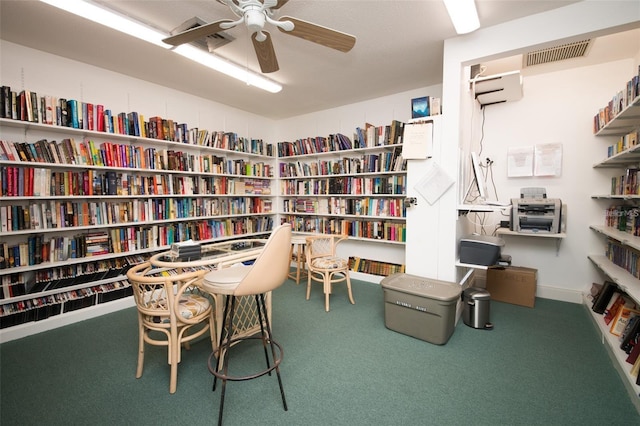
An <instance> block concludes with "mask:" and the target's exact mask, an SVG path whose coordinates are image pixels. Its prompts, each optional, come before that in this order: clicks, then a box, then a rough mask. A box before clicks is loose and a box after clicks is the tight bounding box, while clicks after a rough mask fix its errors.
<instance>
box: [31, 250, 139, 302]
mask: <svg viewBox="0 0 640 426" xmlns="http://www.w3.org/2000/svg"><path fill="white" fill-rule="evenodd" d="M134 260H135V261H136V262H143V261H144V259H142V256H127V257H121V258H115V259H102V260H98V261H95V262H88V263H80V264H73V265H65V266H59V267H55V268H49V269H41V270H38V271H36V272H35V282H34V284H33V286H30V287H29V288H28V289H27V291H28V294H36V293H40V292H43V291H49V290H58V289H63V288H68V287H72V286H77V285H83V284H86V283H94V282H98V281H102V280H109V279H112V278H118V277H120V276H125V275H126V273H127V271H128V270H129V268H131V266H132V265H134V264H135V263H132V261H134ZM112 284H113V283H109V284H107V285H112Z"/></svg>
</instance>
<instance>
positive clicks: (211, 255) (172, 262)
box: [149, 239, 267, 268]
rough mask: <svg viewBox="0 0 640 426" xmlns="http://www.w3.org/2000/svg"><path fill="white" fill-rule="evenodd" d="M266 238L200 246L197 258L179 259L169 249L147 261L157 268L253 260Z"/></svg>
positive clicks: (213, 264)
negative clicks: (199, 256)
mask: <svg viewBox="0 0 640 426" xmlns="http://www.w3.org/2000/svg"><path fill="white" fill-rule="evenodd" d="M266 242H267V240H266V239H241V240H231V241H224V242H220V243H212V244H205V245H202V246H201V253H202V254H201V258H200V259H199V260H190V261H180V260H176V259H175V258H174V257H172V256H171V254H170V252H169V251H165V252H162V253H157V254H154V255H153V256H151V258H150V259H149V261H150V262H151V264H152V265H153V266H155V267H159V268H186V267H193V266H216V265H221V266H224V265H228V264H232V263H237V262H243V261H246V260H253V259H255V258H256V257H258V255H259V254H260V253H261V252H262V249H263V248H264V245H265V244H266Z"/></svg>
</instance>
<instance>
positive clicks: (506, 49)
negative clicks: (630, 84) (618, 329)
mask: <svg viewBox="0 0 640 426" xmlns="http://www.w3.org/2000/svg"><path fill="white" fill-rule="evenodd" d="M639 12H640V11H639V10H638V4H637V2H625V1H608V2H604V1H582V2H578V3H575V4H572V5H569V6H566V7H563V8H559V9H556V10H554V11H551V12H547V13H544V14H539V15H533V16H530V17H527V18H522V19H518V20H515V21H512V22H508V23H505V24H502V25H497V26H495V27H490V28H484V29H481V30H478V31H476V32H474V33H472V34H469V35H466V36H461V37H456V38H454V39H450V40H446V41H445V54H444V78H443V103H444V104H446V105H448V108H449V112H450V113H448V114H446V115H445V116H443V118H444V120H443V139H445V140H450V141H457V142H458V143H457V144H456V145H457V146H463V145H464V143H465V141H466V140H468V139H469V138H470V137H471V136H470V134H469V132H470V127H469V126H468V120H469V117H470V116H471V115H472V113H471V112H472V111H473V108H474V104H473V102H474V101H473V100H472V98H470V97H469V96H468V92H467V90H468V89H467V86H468V85H466V84H464V83H462V82H464V81H465V80H466V79H468V77H469V74H468V67H469V65H472V64H477V63H483V62H486V61H487V60H492V59H497V58H500V57H508V56H512V55H514V54H517V53H522V52H524V51H525V50H526V49H529V48H531V47H534V46H535V47H543V46H548V45H552V44H555V43H556V42H557V41H558V40H566V41H569V40H574V39H577V38H579V37H583V36H584V35H594V36H595V35H602V34H607V33H612V32H616V31H622V30H625V29H629V28H631V27H638V25H640V16H639ZM577 16H579V17H580V19H576V17H577ZM541 28H544V31H541V30H540V29H541ZM631 63H632V62H631V61H624V64H612V65H606V66H603V67H606V68H603V69H602V70H603V71H607V72H604V73H598V72H597V71H598V70H596V69H595V68H593V69H584V70H574V71H572V74H565V75H562V76H558V75H548V76H540V77H537V78H531V79H529V80H528V81H526V82H525V97H524V99H523V100H520V101H518V102H512V103H508V104H505V105H502V106H492V107H488V109H487V113H488V114H487V125H486V126H487V129H488V130H489V132H490V133H491V135H492V136H491V138H493V140H494V141H496V143H498V145H497V146H496V147H495V148H494V147H493V145H492V144H491V142H489V141H487V143H486V144H485V151H483V152H484V153H486V154H490V156H491V157H492V158H493V156H495V159H496V160H497V159H499V158H500V159H502V161H497V164H496V165H495V166H496V175H497V176H505V173H504V170H503V171H502V172H500V171H499V170H498V167H506V166H505V164H504V163H505V162H504V158H505V157H504V153H503V152H502V151H504V148H505V147H506V146H508V145H509V144H511V143H513V144H518V145H519V144H521V141H523V140H525V138H526V140H528V141H529V142H527V143H542V142H554V141H558V142H562V143H563V144H565V145H564V146H565V151H564V165H563V166H564V170H563V176H562V177H560V178H557V179H547V180H541V179H535V180H532V181H533V183H535V184H536V185H538V184H539V186H546V187H547V189H548V190H549V192H550V194H551V195H550V196H557V197H559V198H563V201H565V202H566V203H567V204H568V217H569V223H568V225H567V232H568V238H567V239H566V240H564V241H563V242H562V243H561V246H560V251H559V254H558V257H555V247H554V245H553V243H551V242H547V241H538V240H534V239H533V238H529V239H526V240H524V241H523V240H516V238H524V237H506V238H509V239H508V240H507V244H508V246H507V248H505V252H508V253H509V254H512V256H514V260H515V262H516V263H518V264H521V265H525V266H533V267H536V266H537V267H538V269H539V278H538V296H541V297H549V298H556V299H560V300H568V301H573V302H580V300H581V299H580V297H581V296H580V292H581V291H582V290H584V289H586V288H588V286H589V285H590V284H591V281H592V280H591V279H592V278H593V274H594V271H593V266H591V265H589V263H588V260H587V259H586V256H587V254H588V253H594V252H595V253H600V252H602V250H603V248H602V242H598V241H597V240H596V239H595V238H594V236H590V235H589V233H590V232H592V231H589V229H588V227H587V226H586V224H587V223H588V222H590V221H591V220H596V222H597V223H600V221H598V220H597V215H598V214H599V212H601V211H602V209H603V208H604V206H599V205H598V204H596V203H597V202H595V201H592V200H591V199H590V198H589V195H590V194H591V189H593V188H590V189H586V187H585V185H583V183H588V182H596V180H597V179H596V174H597V173H600V172H597V171H594V170H592V168H591V165H592V164H593V163H594V162H596V161H597V160H598V159H599V158H600V157H602V156H603V154H602V153H603V152H605V151H598V150H599V148H598V147H597V146H598V145H600V146H601V145H602V144H604V142H600V141H595V140H594V137H593V136H592V135H591V133H590V132H591V120H592V117H593V115H595V113H596V111H597V109H598V108H600V107H601V106H602V105H603V104H604V103H605V102H607V101H608V100H609V99H610V98H611V97H612V96H613V94H614V93H615V91H617V90H618V87H619V85H620V84H621V81H620V80H618V81H616V80H617V79H622V81H626V80H628V79H630V78H631V76H632V75H633V71H632V70H631V69H630V68H631ZM616 66H617V67H621V66H622V67H625V68H626V70H625V69H623V70H615V71H614V70H611V69H610V68H615V67H616ZM610 76H611V77H610ZM553 78H562V82H561V83H556V82H555V81H554V80H553ZM579 82H582V84H581V85H580V84H578V83H579ZM587 82H588V84H587ZM587 88H588V89H587ZM587 90H588V91H587ZM489 108H493V110H491V111H489ZM514 122H515V123H516V124H519V125H516V124H514ZM539 123H543V124H539ZM548 129H550V130H551V131H548ZM509 135H510V136H509ZM487 137H488V136H487ZM527 143H525V145H526V144H527ZM583 145H584V146H583ZM594 146H595V147H594ZM576 147H579V148H580V149H579V150H577V149H576ZM571 148H573V149H571ZM602 149H604V148H602ZM492 150H494V151H492ZM483 156H485V155H483ZM500 163H502V165H500ZM503 179H504V180H505V183H504V186H503V187H502V188H500V190H501V191H502V193H501V194H500V196H501V197H509V196H511V195H512V194H513V190H514V189H516V188H518V189H519V187H520V186H525V182H526V181H525V180H522V181H518V182H515V181H514V182H513V183H511V182H509V184H508V185H507V183H506V178H503ZM530 183H532V182H530ZM565 184H566V185H565ZM570 185H574V188H576V189H573V188H571V186H570ZM454 208H455V207H454V206H452V207H451V210H452V211H451V214H452V215H454V214H455V213H454V211H455V210H454ZM583 211H586V215H585V213H584V212H583ZM581 215H585V216H583V217H581ZM465 220H466V219H465ZM463 228H464V227H463V226H458V227H457V230H458V231H457V232H458V235H457V237H458V238H459V237H460V230H461V229H463ZM458 269H460V268H458ZM457 273H458V274H459V275H460V274H461V273H462V272H461V271H460V270H458V271H457Z"/></svg>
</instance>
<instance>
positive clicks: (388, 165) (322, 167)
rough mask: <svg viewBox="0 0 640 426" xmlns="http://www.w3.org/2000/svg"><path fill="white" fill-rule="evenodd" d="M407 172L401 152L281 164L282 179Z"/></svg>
mask: <svg viewBox="0 0 640 426" xmlns="http://www.w3.org/2000/svg"><path fill="white" fill-rule="evenodd" d="M404 170H406V161H405V160H404V159H403V158H402V155H401V154H400V152H399V151H396V150H394V152H385V153H380V154H367V155H362V156H360V157H347V158H342V159H338V160H319V161H311V162H301V161H296V162H288V163H280V177H282V178H292V177H322V176H331V175H345V174H359V173H382V172H393V171H404Z"/></svg>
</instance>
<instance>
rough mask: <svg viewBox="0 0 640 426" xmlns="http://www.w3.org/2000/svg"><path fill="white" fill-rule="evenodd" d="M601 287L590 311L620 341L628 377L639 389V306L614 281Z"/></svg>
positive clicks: (606, 282)
mask: <svg viewBox="0 0 640 426" xmlns="http://www.w3.org/2000/svg"><path fill="white" fill-rule="evenodd" d="M599 287H600V289H599V291H598V293H597V294H596V295H595V297H594V298H593V304H592V306H591V309H592V310H593V311H594V312H595V313H597V314H601V315H602V320H603V321H604V323H605V325H607V326H608V327H609V332H610V333H611V334H613V335H614V336H616V337H617V338H618V341H619V349H620V350H621V351H623V352H624V353H625V354H626V357H625V362H626V363H627V364H629V373H630V375H631V376H632V377H635V378H636V384H637V385H640V374H639V373H640V306H638V304H637V303H636V302H635V301H634V300H633V299H632V298H631V297H629V296H628V295H627V294H626V293H625V292H624V291H623V290H622V289H620V288H619V287H618V286H617V285H616V283H614V282H613V281H605V282H604V283H603V284H602V285H600V286H599Z"/></svg>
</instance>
